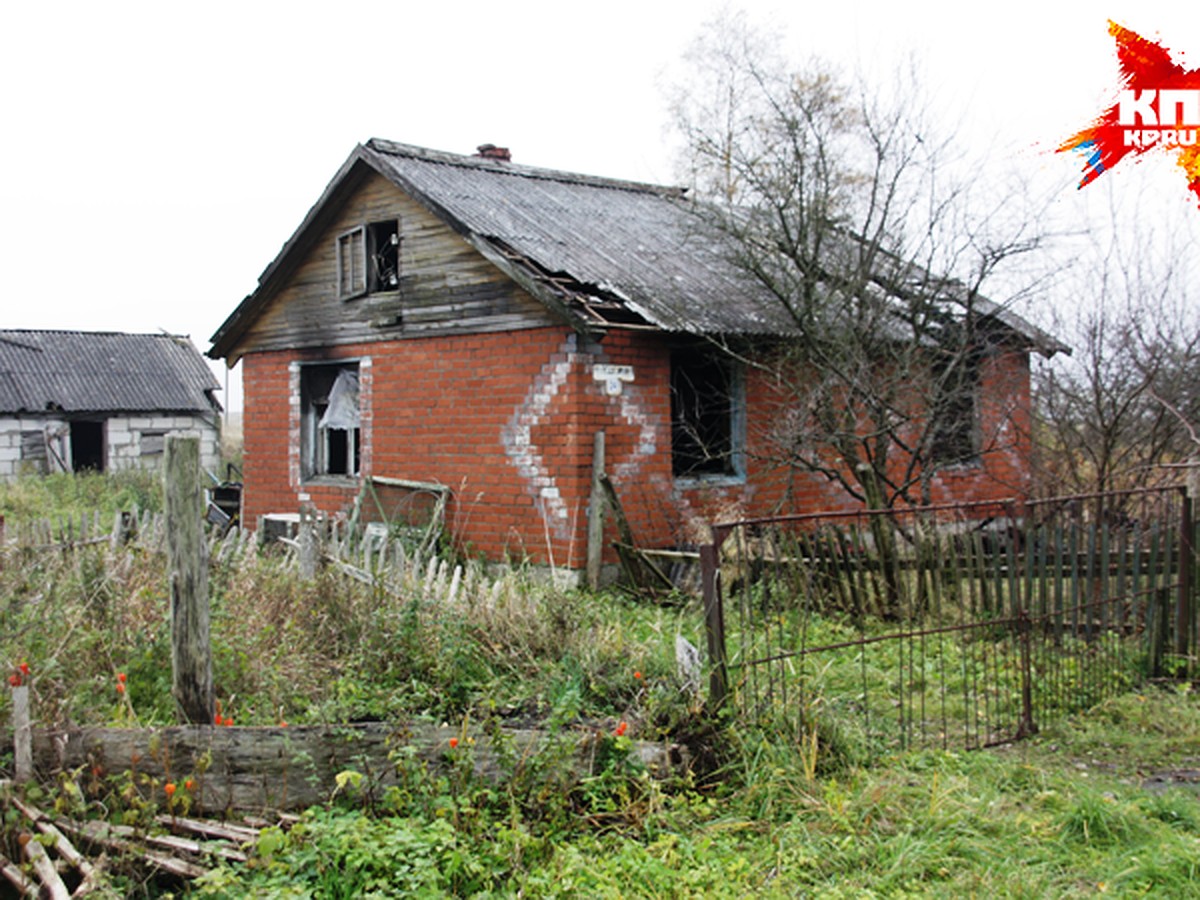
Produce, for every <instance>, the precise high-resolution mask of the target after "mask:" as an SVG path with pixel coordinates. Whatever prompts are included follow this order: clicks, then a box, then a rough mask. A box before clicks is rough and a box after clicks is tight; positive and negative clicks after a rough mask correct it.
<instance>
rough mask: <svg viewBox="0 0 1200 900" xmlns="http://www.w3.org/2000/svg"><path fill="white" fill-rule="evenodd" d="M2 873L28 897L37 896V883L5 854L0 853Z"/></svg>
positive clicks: (6, 879)
mask: <svg viewBox="0 0 1200 900" xmlns="http://www.w3.org/2000/svg"><path fill="white" fill-rule="evenodd" d="M0 875H2V876H4V879H5V881H7V882H8V883H9V884H11V885H12V886H13V887H14V888H16V889H17V891H19V892H20V893H22V894H24V895H25V896H26V897H37V895H38V889H37V885H36V884H34V883H33V882H32V881H30V880H29V879H28V878H26V877H25V873H24V872H22V871H21V870H20V869H19V868H17V866H16V865H15V864H14V863H13V861H12V860H11V859H9V858H8V857H7V856H4V855H3V854H0Z"/></svg>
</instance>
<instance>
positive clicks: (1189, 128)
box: [1117, 88, 1200, 148]
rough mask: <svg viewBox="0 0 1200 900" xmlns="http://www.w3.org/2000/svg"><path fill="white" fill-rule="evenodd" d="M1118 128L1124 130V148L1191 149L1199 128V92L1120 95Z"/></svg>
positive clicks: (1197, 89)
mask: <svg viewBox="0 0 1200 900" xmlns="http://www.w3.org/2000/svg"><path fill="white" fill-rule="evenodd" d="M1117 124H1118V125H1122V126H1124V127H1125V146H1126V147H1142V148H1144V147H1153V146H1154V145H1155V144H1161V145H1162V146H1164V147H1194V146H1195V145H1196V128H1197V126H1200V88H1192V89H1190V90H1188V89H1184V90H1174V91H1171V90H1163V91H1156V90H1149V91H1121V93H1120V94H1118V95H1117ZM1131 125H1133V126H1137V125H1141V128H1137V127H1133V128H1130V127H1129V126H1131Z"/></svg>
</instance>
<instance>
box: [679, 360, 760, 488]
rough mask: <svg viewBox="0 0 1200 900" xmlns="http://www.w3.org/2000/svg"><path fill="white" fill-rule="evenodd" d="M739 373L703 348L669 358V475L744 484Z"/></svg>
mask: <svg viewBox="0 0 1200 900" xmlns="http://www.w3.org/2000/svg"><path fill="white" fill-rule="evenodd" d="M744 422H745V390H744V387H743V379H742V374H741V370H740V368H739V367H738V366H737V365H735V363H734V361H733V360H732V359H730V358H728V357H726V356H723V355H721V354H719V353H716V352H714V351H712V350H711V349H708V348H702V347H680V348H677V349H676V350H674V351H673V352H672V353H671V470H672V472H673V474H674V475H675V477H677V478H685V479H687V478H694V479H705V480H712V479H725V478H730V479H732V478H740V477H742V475H743V474H744V468H743V436H744V433H745V425H744Z"/></svg>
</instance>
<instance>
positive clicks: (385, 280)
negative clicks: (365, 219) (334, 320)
mask: <svg viewBox="0 0 1200 900" xmlns="http://www.w3.org/2000/svg"><path fill="white" fill-rule="evenodd" d="M337 279H338V298H339V299H341V300H349V299H350V298H352V297H358V296H361V295H362V294H374V293H378V292H381V291H394V290H397V289H398V288H399V287H400V227H399V223H397V222H396V220H394V219H392V220H389V221H385V222H372V223H371V224H369V225H359V226H358V227H357V228H352V229H350V230H349V231H347V232H344V233H342V234H340V235H338V239H337Z"/></svg>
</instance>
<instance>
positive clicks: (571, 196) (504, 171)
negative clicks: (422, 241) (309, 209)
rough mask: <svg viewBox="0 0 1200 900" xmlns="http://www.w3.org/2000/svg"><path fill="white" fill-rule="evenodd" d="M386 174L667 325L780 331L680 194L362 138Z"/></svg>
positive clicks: (774, 309)
mask: <svg viewBox="0 0 1200 900" xmlns="http://www.w3.org/2000/svg"><path fill="white" fill-rule="evenodd" d="M368 147H369V149H370V150H373V151H375V152H376V154H377V157H376V158H377V160H378V164H379V165H380V166H381V167H382V168H383V169H384V170H385V173H386V174H388V175H389V176H390V177H392V178H393V179H394V180H396V181H397V182H399V183H401V184H402V185H406V186H408V187H410V188H411V189H412V190H414V191H416V192H417V193H418V194H419V195H420V196H422V197H424V198H426V199H427V200H429V201H431V202H432V203H433V204H435V205H436V206H439V207H441V208H442V209H443V210H444V211H445V212H447V213H448V214H449V215H450V216H451V217H452V218H453V219H455V220H456V221H457V222H459V223H460V224H461V225H462V226H465V228H466V229H467V230H468V231H470V232H472V233H474V234H478V235H483V236H486V237H492V238H499V239H501V240H502V241H504V242H505V243H506V244H508V245H509V246H511V247H512V248H514V249H515V250H517V251H519V252H520V253H522V254H523V255H525V256H527V257H529V258H530V259H532V260H535V261H536V262H537V263H538V264H539V265H540V266H541V267H543V268H545V269H547V270H549V271H550V272H561V273H564V274H568V275H570V276H571V277H572V278H573V279H575V280H576V281H578V282H581V283H583V284H589V285H594V286H597V287H603V288H604V289H605V290H608V291H611V292H612V293H614V294H616V295H618V296H620V297H623V298H625V299H627V300H629V301H631V302H632V303H633V304H635V305H636V306H637V308H638V309H639V310H642V311H643V312H644V314H645V315H646V316H647V318H649V319H650V321H651V322H652V323H653V324H655V325H657V326H658V327H660V328H664V329H667V330H671V331H697V332H726V333H737V332H755V333H776V334H779V333H787V332H789V331H792V330H794V329H793V326H792V323H791V322H790V321H789V320H788V318H787V316H786V315H785V314H784V313H782V311H781V310H780V309H779V306H778V304H777V303H773V302H771V301H770V299H769V298H768V297H766V296H765V295H764V294H763V292H762V291H761V289H760V288H758V287H757V286H756V285H754V284H753V283H750V282H749V281H748V279H747V278H746V277H745V276H744V274H743V273H741V272H740V271H738V270H736V269H735V268H734V267H733V266H732V265H731V264H730V263H729V261H728V260H727V259H726V258H725V256H724V254H723V252H722V250H721V244H720V242H719V239H718V238H717V237H716V236H715V235H713V234H711V233H706V232H705V230H704V226H703V223H702V222H701V220H700V219H698V218H697V217H696V216H695V215H693V214H692V213H691V211H690V210H689V209H688V208H687V205H686V204H687V201H685V200H683V199H682V198H681V192H679V191H678V190H675V189H671V188H660V187H654V186H649V185H640V184H634V183H629V182H618V181H610V180H606V179H596V178H589V177H586V176H575V175H570V174H568V173H557V172H548V171H547V170H542V169H530V168H527V167H522V166H516V165H512V164H510V163H501V162H495V161H491V160H483V159H476V158H473V157H451V156H449V155H446V154H433V155H430V154H428V153H427V152H425V151H419V150H417V149H415V148H407V147H404V146H403V145H396V144H390V143H387V142H377V141H372V142H371V143H370V144H369V145H368Z"/></svg>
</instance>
